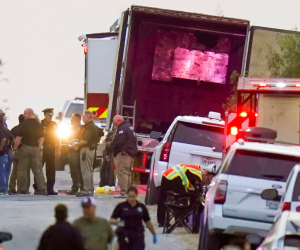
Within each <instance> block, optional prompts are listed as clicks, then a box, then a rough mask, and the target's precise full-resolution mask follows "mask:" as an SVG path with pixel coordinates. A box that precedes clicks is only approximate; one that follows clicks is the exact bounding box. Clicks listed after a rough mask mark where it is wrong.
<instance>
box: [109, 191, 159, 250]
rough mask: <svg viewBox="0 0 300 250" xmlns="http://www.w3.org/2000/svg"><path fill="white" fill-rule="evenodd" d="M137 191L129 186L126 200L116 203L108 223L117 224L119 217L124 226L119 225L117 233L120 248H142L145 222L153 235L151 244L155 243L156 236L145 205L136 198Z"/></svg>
mask: <svg viewBox="0 0 300 250" xmlns="http://www.w3.org/2000/svg"><path fill="white" fill-rule="evenodd" d="M137 195H138V191H137V188H136V187H133V186H132V187H129V188H128V190H127V200H126V201H125V202H122V203H120V204H118V205H117V206H116V208H115V210H114V211H113V213H112V216H111V219H110V221H109V222H110V224H112V225H118V219H120V220H121V221H122V222H123V224H124V226H123V225H122V226H123V227H120V228H119V229H120V231H119V234H118V243H119V247H120V248H119V249H120V250H131V249H134V250H144V249H145V236H144V226H143V221H144V222H145V224H146V226H147V228H148V229H149V231H150V232H151V233H152V235H153V244H156V243H157V236H156V232H155V230H154V227H153V224H152V222H151V220H150V217H149V213H148V210H147V208H146V206H145V205H144V204H142V203H139V202H138V200H137Z"/></svg>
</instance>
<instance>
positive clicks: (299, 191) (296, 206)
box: [291, 172, 300, 212]
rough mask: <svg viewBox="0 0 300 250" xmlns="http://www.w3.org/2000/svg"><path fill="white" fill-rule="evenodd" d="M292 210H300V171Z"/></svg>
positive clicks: (294, 189) (294, 191)
mask: <svg viewBox="0 0 300 250" xmlns="http://www.w3.org/2000/svg"><path fill="white" fill-rule="evenodd" d="M291 211H296V212H300V173H299V172H298V174H297V178H296V181H295V184H294V188H293V195H292V204H291Z"/></svg>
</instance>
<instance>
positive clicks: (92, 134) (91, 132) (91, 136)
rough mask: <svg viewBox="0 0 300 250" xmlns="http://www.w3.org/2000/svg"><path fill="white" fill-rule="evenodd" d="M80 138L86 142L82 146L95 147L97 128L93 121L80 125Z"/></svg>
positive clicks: (91, 148)
mask: <svg viewBox="0 0 300 250" xmlns="http://www.w3.org/2000/svg"><path fill="white" fill-rule="evenodd" d="M80 131H81V132H80V139H81V140H84V141H86V142H87V144H86V145H84V147H89V148H90V150H93V149H95V148H96V147H97V128H96V125H95V123H94V122H93V121H90V122H89V123H87V124H85V125H82V128H81V129H80Z"/></svg>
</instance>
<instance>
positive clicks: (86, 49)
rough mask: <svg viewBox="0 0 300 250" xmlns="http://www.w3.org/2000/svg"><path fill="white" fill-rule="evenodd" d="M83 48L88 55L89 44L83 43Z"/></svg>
mask: <svg viewBox="0 0 300 250" xmlns="http://www.w3.org/2000/svg"><path fill="white" fill-rule="evenodd" d="M81 46H82V47H83V52H84V54H87V52H88V46H87V44H86V43H83V44H82V45H81Z"/></svg>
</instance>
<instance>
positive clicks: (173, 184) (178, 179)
mask: <svg viewBox="0 0 300 250" xmlns="http://www.w3.org/2000/svg"><path fill="white" fill-rule="evenodd" d="M196 181H198V182H202V171H201V168H200V166H196V165H185V164H178V165H176V166H174V167H173V168H170V169H168V170H167V171H165V172H164V173H163V176H162V180H161V188H160V194H159V199H158V206H157V221H158V223H159V226H160V227H163V226H164V221H165V214H166V206H165V202H166V200H167V197H168V193H167V192H168V191H173V192H174V193H177V194H180V195H185V194H186V193H187V191H188V189H189V187H190V185H193V186H195V183H196Z"/></svg>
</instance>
